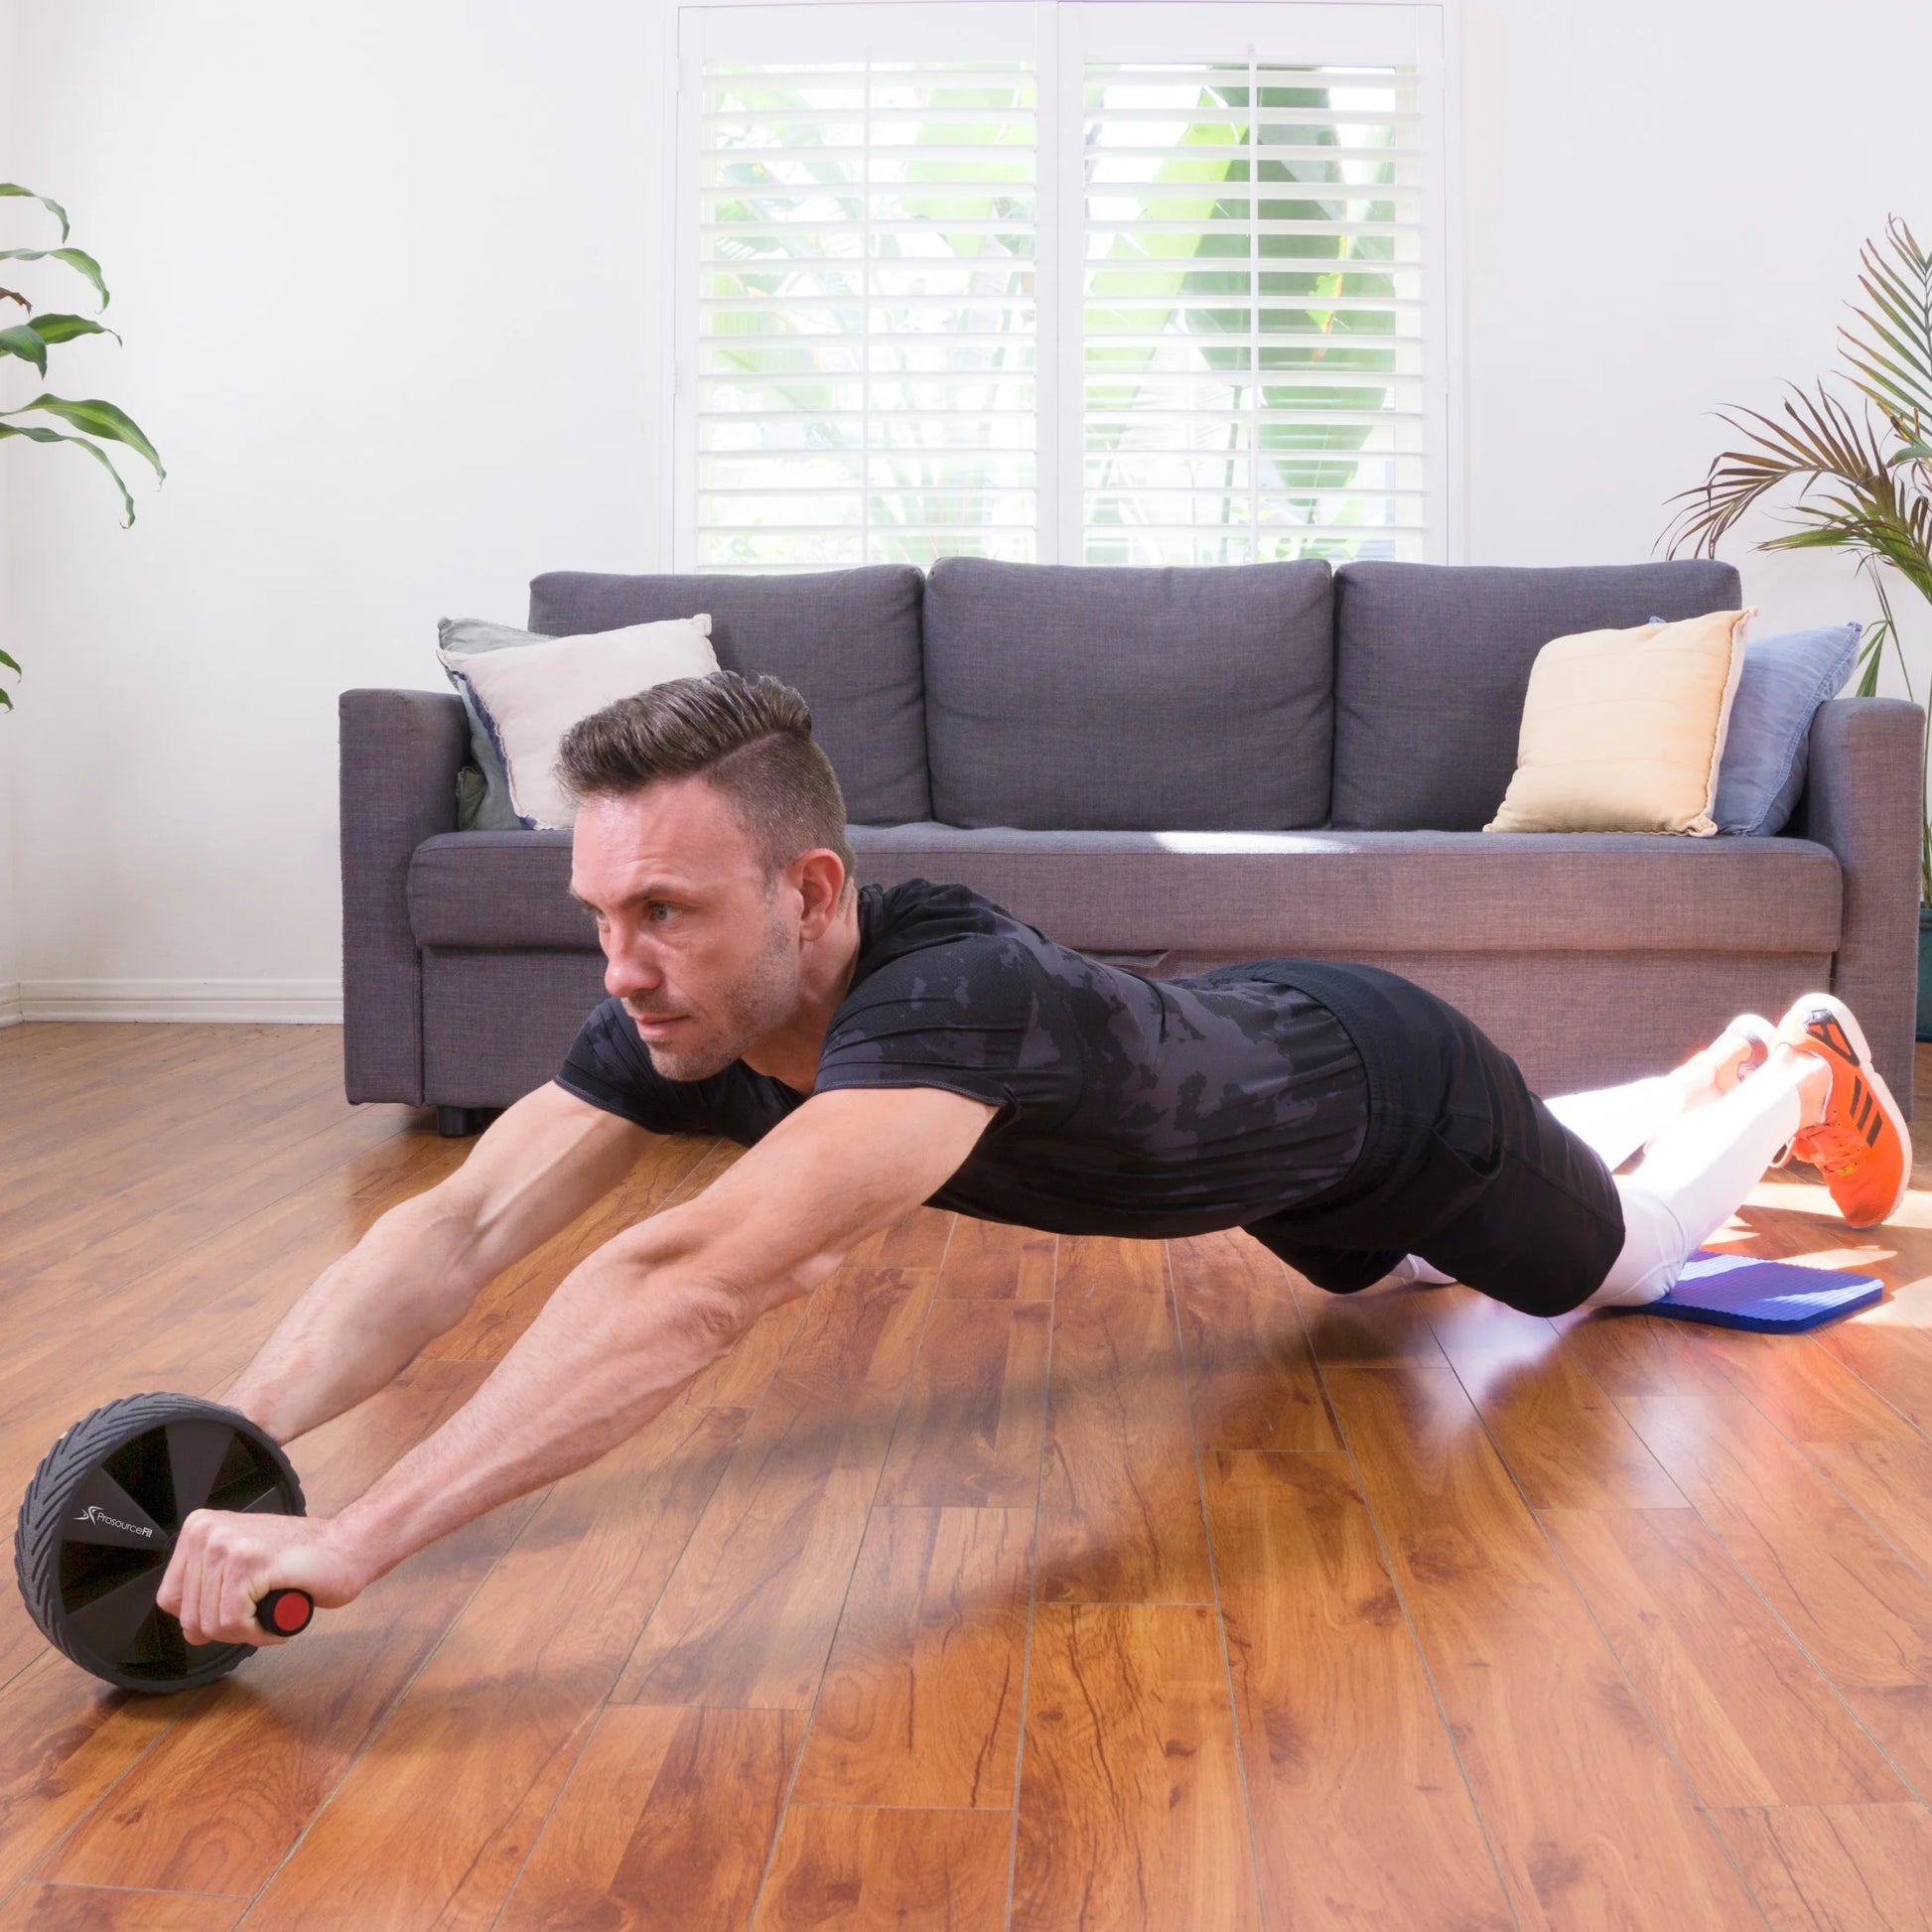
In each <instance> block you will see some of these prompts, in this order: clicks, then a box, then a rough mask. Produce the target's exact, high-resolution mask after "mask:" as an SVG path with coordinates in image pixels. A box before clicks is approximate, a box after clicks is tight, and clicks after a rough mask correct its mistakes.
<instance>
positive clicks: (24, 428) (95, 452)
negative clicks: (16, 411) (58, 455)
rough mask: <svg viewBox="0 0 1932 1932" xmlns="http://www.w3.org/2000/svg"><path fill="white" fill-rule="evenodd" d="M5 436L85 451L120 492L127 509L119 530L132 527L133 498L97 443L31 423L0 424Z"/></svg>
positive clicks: (0, 431) (0, 430)
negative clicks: (60, 444)
mask: <svg viewBox="0 0 1932 1932" xmlns="http://www.w3.org/2000/svg"><path fill="white" fill-rule="evenodd" d="M6 436H24V437H27V438H28V439H29V440H30V441H31V442H35V443H72V444H74V445H75V446H76V447H78V448H80V449H83V450H85V451H86V452H87V454H88V455H89V456H90V457H92V458H93V459H94V461H95V462H96V463H98V464H99V465H100V467H101V468H102V469H103V470H105V471H106V472H107V474H108V475H109V476H110V477H112V478H113V479H114V486H115V487H116V488H117V489H118V490H119V491H120V492H121V501H122V503H124V504H125V505H126V507H127V522H125V523H123V524H122V525H121V528H122V529H124V530H125V529H128V528H130V527H132V525H133V522H134V498H133V497H132V496H131V495H130V494H129V493H128V487H127V484H126V483H122V482H121V473H120V472H119V471H118V470H116V469H115V468H114V466H113V465H112V464H111V463H110V462H109V461H108V460H107V452H106V451H105V450H103V449H102V448H101V447H100V445H99V444H98V443H89V442H88V441H87V439H86V438H85V437H84V436H64V435H63V434H62V433H61V432H60V431H59V430H58V429H41V428H40V427H39V426H38V425H36V424H32V423H20V424H14V423H0V437H6Z"/></svg>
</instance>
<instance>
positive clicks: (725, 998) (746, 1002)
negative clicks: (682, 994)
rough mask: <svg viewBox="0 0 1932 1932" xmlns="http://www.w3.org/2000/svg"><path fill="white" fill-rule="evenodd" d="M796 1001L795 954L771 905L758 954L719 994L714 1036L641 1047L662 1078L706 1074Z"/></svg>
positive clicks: (740, 1051)
mask: <svg viewBox="0 0 1932 1932" xmlns="http://www.w3.org/2000/svg"><path fill="white" fill-rule="evenodd" d="M797 1004H798V955H797V952H796V950H795V949H794V946H793V942H792V936H791V934H790V933H789V932H787V931H786V930H785V929H784V927H783V926H782V925H781V924H780V923H779V922H778V919H777V917H776V913H775V908H774V910H773V915H772V917H771V918H770V920H769V922H768V923H767V924H766V926H765V933H764V945H763V946H762V947H761V948H760V950H759V954H758V957H757V958H755V959H754V960H753V961H752V963H751V964H750V965H749V966H748V967H747V968H746V969H745V975H744V977H743V978H742V979H740V980H739V981H737V983H736V984H734V985H732V986H729V987H727V988H726V989H725V990H724V992H723V994H722V996H721V998H720V1002H719V1005H720V1008H721V1013H720V1020H719V1028H720V1030H719V1032H718V1034H717V1035H716V1037H715V1039H714V1040H713V1041H712V1042H711V1043H709V1044H706V1045H704V1046H699V1047H693V1048H691V1049H689V1050H687V1051H684V1052H678V1051H675V1050H669V1049H667V1048H666V1047H665V1046H663V1045H662V1044H661V1043H658V1042H655V1041H652V1040H644V1042H643V1047H644V1051H645V1052H646V1053H647V1054H648V1055H649V1056H650V1063H651V1067H652V1070H653V1071H655V1072H656V1073H658V1074H660V1075H662V1077H663V1078H664V1079H666V1080H709V1079H710V1078H711V1077H712V1076H713V1075H714V1074H717V1073H722V1072H724V1070H725V1069H726V1067H728V1066H730V1065H731V1063H732V1062H733V1061H734V1060H740V1059H743V1058H744V1057H745V1055H746V1053H747V1052H748V1051H749V1050H750V1049H751V1048H752V1047H753V1046H755V1045H757V1044H758V1042H759V1040H760V1039H762V1038H764V1036H765V1035H767V1034H771V1033H774V1032H776V1031H777V1029H778V1028H780V1027H782V1026H783V1025H784V1024H785V1023H786V1021H788V1020H789V1019H790V1018H791V1016H792V1013H793V1011H794V1009H795V1008H796V1006H797Z"/></svg>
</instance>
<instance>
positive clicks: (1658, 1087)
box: [1543, 1073, 1684, 1169]
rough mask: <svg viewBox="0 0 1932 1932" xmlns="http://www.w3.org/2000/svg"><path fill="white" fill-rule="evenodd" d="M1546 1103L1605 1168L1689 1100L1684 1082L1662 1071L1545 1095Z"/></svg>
mask: <svg viewBox="0 0 1932 1932" xmlns="http://www.w3.org/2000/svg"><path fill="white" fill-rule="evenodd" d="M1543 1104H1544V1105H1545V1106H1546V1107H1548V1108H1549V1110H1550V1111H1551V1112H1552V1113H1553V1114H1555V1115H1556V1117H1557V1118H1558V1119H1559V1120H1560V1121H1562V1122H1563V1124H1564V1125H1565V1126H1566V1127H1567V1128H1569V1129H1570V1131H1571V1133H1573V1134H1574V1135H1576V1137H1577V1138H1578V1139H1579V1140H1580V1141H1582V1142H1583V1143H1584V1145H1585V1146H1586V1147H1587V1148H1589V1149H1590V1150H1591V1151H1592V1152H1593V1153H1594V1154H1595V1155H1596V1157H1597V1159H1598V1160H1599V1161H1601V1162H1602V1164H1603V1165H1604V1166H1605V1167H1606V1168H1610V1169H1616V1168H1620V1167H1622V1165H1623V1164H1624V1162H1626V1161H1627V1160H1629V1158H1630V1157H1631V1155H1633V1154H1634V1153H1636V1151H1637V1150H1638V1148H1640V1147H1648V1146H1649V1145H1650V1143H1651V1142H1652V1141H1654V1140H1655V1139H1656V1138H1657V1136H1658V1135H1659V1134H1661V1133H1662V1132H1663V1131H1664V1129H1665V1128H1666V1127H1668V1126H1669V1125H1670V1124H1671V1122H1672V1121H1674V1120H1675V1119H1676V1118H1677V1116H1678V1115H1679V1113H1680V1112H1682V1111H1683V1105H1684V1099H1683V1090H1682V1088H1681V1087H1680V1085H1679V1083H1678V1082H1677V1081H1676V1080H1675V1079H1673V1078H1672V1077H1671V1076H1670V1075H1669V1074H1668V1073H1659V1074H1654V1075H1653V1076H1652V1077H1651V1078H1649V1079H1647V1080H1632V1081H1630V1082H1629V1084H1628V1085H1627V1086H1621V1087H1596V1088H1593V1089H1592V1090H1591V1091H1590V1092H1588V1093H1560V1094H1555V1095H1546V1096H1545V1097H1544V1101H1543Z"/></svg>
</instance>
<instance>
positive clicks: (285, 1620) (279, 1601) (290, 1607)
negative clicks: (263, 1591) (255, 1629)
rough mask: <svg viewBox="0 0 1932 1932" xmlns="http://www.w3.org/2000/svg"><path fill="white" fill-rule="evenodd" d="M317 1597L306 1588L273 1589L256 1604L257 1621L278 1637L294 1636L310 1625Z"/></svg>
mask: <svg viewBox="0 0 1932 1932" xmlns="http://www.w3.org/2000/svg"><path fill="white" fill-rule="evenodd" d="M315 1613H316V1599H315V1598H314V1597H313V1596H311V1595H310V1594H309V1592H308V1591H307V1590H306V1589H271V1590H270V1591H269V1592H268V1594H267V1595H266V1596H264V1597H263V1598H262V1600H261V1601H260V1602H259V1603H257V1604H256V1605H255V1621H256V1622H257V1623H259V1624H260V1625H261V1627H262V1628H263V1629H264V1630H271V1631H273V1632H274V1634H275V1635H276V1636H278V1637H292V1636H294V1635H295V1633H296V1632H297V1631H298V1630H306V1629H307V1628H308V1627H309V1619H310V1618H311V1617H312V1616H314V1615H315Z"/></svg>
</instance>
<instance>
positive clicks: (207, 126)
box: [0, 0, 658, 1017]
mask: <svg viewBox="0 0 1932 1932" xmlns="http://www.w3.org/2000/svg"><path fill="white" fill-rule="evenodd" d="M19 32H20V39H21V44H22V50H23V63H22V67H23V72H24V74H25V76H26V79H27V84H28V87H29V89H30V90H31V97H30V98H29V99H28V100H27V102H26V103H25V104H24V109H23V111H22V112H21V113H20V114H19V115H18V117H17V119H16V120H15V122H14V123H13V126H12V129H11V130H10V133H11V135H12V136H13V137H14V138H12V139H10V140H8V141H7V142H6V144H5V147H4V148H3V149H0V152H5V153H7V155H8V165H9V167H12V168H17V169H18V170H19V172H18V174H17V175H16V176H15V177H14V178H15V179H20V180H23V181H26V182H27V183H29V184H30V185H33V186H36V187H39V186H41V185H42V184H45V185H46V186H45V192H48V193H52V194H54V195H55V196H56V197H57V199H59V200H61V201H62V202H64V203H65V204H66V205H67V207H68V208H69V213H70V214H71V215H72V217H73V220H74V240H75V242H76V243H77V244H79V245H81V246H83V247H86V248H87V249H88V250H89V251H90V252H92V253H94V254H95V255H96V256H97V257H98V259H99V260H100V262H101V264H102V266H103V268H104V270H105V272H106V277H107V281H108V286H109V288H110V289H112V290H113V291H114V300H113V302H112V305H111V307H110V308H109V309H108V311H107V314H106V317H105V318H104V319H105V320H106V321H108V322H110V323H112V324H113V325H114V326H115V327H117V328H118V329H120V330H121V331H122V333H123V335H124V336H125V338H126V347H125V349H120V348H117V347H115V346H114V345H113V344H111V343H107V342H100V341H93V340H89V341H87V342H83V343H80V344H75V345H70V346H69V347H68V348H66V349H64V350H63V351H61V354H62V362H61V364H59V365H58V366H59V367H60V388H61V391H62V393H65V394H69V395H76V394H78V395H104V396H108V397H110V398H112V399H113V400H114V401H116V402H119V403H120V404H121V405H122V406H123V407H124V408H126V409H127V410H128V411H129V413H130V414H131V415H132V416H133V417H134V418H135V419H136V421H138V422H139V423H140V424H141V425H142V427H143V428H144V429H145V430H146V431H147V432H148V434H149V435H150V436H151V437H152V439H153V440H154V442H155V443H156V445H157V446H158V447H159V449H160V451H161V454H162V457H163V459H164V461H166V462H167V464H168V465H169V479H168V482H167V483H166V485H165V486H164V487H162V488H161V489H160V490H159V491H158V492H157V490H156V489H155V488H154V487H153V485H152V480H151V479H150V480H148V481H145V482H144V481H142V480H140V479H134V481H133V487H134V489H135V492H136V496H137V499H138V511H139V515H138V521H137V522H136V523H135V525H134V527H133V528H132V529H131V530H121V529H118V528H117V527H116V522H117V505H116V502H115V499H114V496H113V493H112V488H111V485H110V484H109V483H108V482H107V480H106V479H105V478H104V477H102V476H101V475H99V474H98V472H97V471H95V470H94V467H93V466H92V465H91V464H90V463H89V462H88V461H87V460H86V459H85V458H84V457H82V456H80V455H79V453H77V452H70V451H63V450H44V449H35V450H31V451H28V452H26V459H27V461H26V463H25V464H24V465H23V464H22V463H20V462H19V461H18V459H19V456H20V452H19V450H18V447H17V446H16V447H15V448H13V449H10V450H8V451H6V452H5V456H6V457H7V458H9V459H13V460H14V470H15V474H14V479H13V481H14V484H15V489H14V504H15V510H16V517H15V520H14V523H13V526H12V527H13V543H12V552H11V555H12V564H11V570H12V590H13V598H12V604H13V609H14V629H15V631H16V633H17V634H18V636H19V637H20V639H21V643H22V648H21V649H19V650H18V651H16V653H15V654H16V655H18V656H20V657H21V658H22V659H23V661H25V662H26V663H27V666H28V684H27V687H26V691H25V693H24V694H23V696H22V699H21V702H20V705H19V709H18V711H17V712H16V714H15V715H14V717H13V718H12V719H11V720H9V721H6V722H4V723H3V724H0V729H4V730H6V731H8V732H10V733H11V734H12V735H13V737H14V740H15V749H16V751H17V752H18V753H19V754H20V755H21V764H22V772H21V776H22V780H23V791H24V798H23V809H22V811H21V814H20V816H19V819H18V821H17V829H16V850H17V859H18V864H19V869H20V875H21V885H22V888H23V891H24V896H25V899H26V906H27V942H26V947H25V959H24V961H23V965H22V970H21V973H20V977H21V979H22V980H23V981H24V982H25V985H26V990H27V998H28V1006H29V1011H30V1013H34V1012H39V1013H43V1014H48V1015H52V1014H57V1013H58V1014H61V1015H69V1016H71V1015H79V1014H84V1013H87V1012H90V1011H98V1010H107V1011H127V1010H129V1009H130V1005H131V1006H132V1009H133V1010H135V1011H161V1012H166V1013H170V1014H183V1013H199V1012H206V1013H207V1015H208V1016H209V1017H215V1016H216V1015H237V1016H247V1015H252V1014H256V1013H261V1014H275V1013H282V1014H286V1015H289V1016H291V1017H294V1016H297V1015H302V1016H309V1015H317V1014H320V1013H324V1012H327V1011H328V1010H329V1008H330V1003H331V1002H332V1001H333V999H334V997H335V991H336V985H337V980H338V975H339V945H340V938H339V917H338V904H337V857H336V794H335V786H336V698H337V693H338V692H339V691H341V690H343V689H344V688H345V687H347V686H351V685H366V684H403V685H422V686H434V687H442V688H447V686H444V685H443V678H442V673H441V671H440V670H439V669H438V668H437V665H436V663H435V660H434V659H433V657H432V656H431V655H430V650H431V646H432V645H433V643H434V641H435V627H434V626H435V622H436V620H437V619H438V618H439V617H444V616H452V617H454V616H465V615H483V616H490V617H495V618H499V619H509V620H511V621H518V620H520V617H521V614H522V611H523V607H524V601H525V596H526V589H525V587H526V585H527V581H528V579H529V578H530V577H531V576H532V575H534V574H535V573H536V572H537V571H539V570H543V569H549V568H555V567H559V566H581V567H587V568H625V567H636V566H638V565H640V564H642V563H644V562H645V561H647V560H648V559H649V558H650V550H649V545H648V543H647V542H646V540H645V538H644V535H643V533H644V532H645V531H646V530H648V529H649V527H650V526H651V524H652V522H653V521H654V505H653V504H652V503H651V502H650V501H649V500H648V492H647V479H648V477H649V476H650V474H651V466H650V465H649V464H648V463H647V462H646V461H645V457H646V455H647V452H648V449H649V447H650V439H651V437H652V436H653V435H654V433H655V430H654V410H653V406H652V403H651V384H650V381H649V363H648V359H647V357H648V351H647V348H646V344H645V340H644V335H643V331H642V329H641V327H640V318H641V317H642V316H643V315H645V314H647V313H648V312H649V310H650V308H651V304H652V299H653V298H652V279H651V278H652V275H653V273H654V264H655V256H656V251H655V245H654V239H653V232H652V231H653V226H654V208H655V194H654V183H653V172H654V171H653V167H652V161H653V157H654V153H655V148H654V128H653V122H654V114H655V105H654V102H655V73H656V69H657V66H658V28H657V23H656V22H655V20H654V19H653V18H651V16H650V13H649V10H648V9H645V8H639V7H636V6H631V5H626V4H621V0H608V3H601V4H595V5H593V4H585V3H584V0H576V4H551V5H548V6H545V7H542V8H536V7H531V6H528V5H525V4H521V0H488V3H487V4H480V3H479V0H409V4H407V5H394V4H371V3H370V0H346V3H345V0H337V3H336V4H332V5H330V6H328V7H326V8H325V7H316V6H301V7H297V6H293V5H289V6H274V7H263V6H258V5H255V4H252V3H250V4H242V3H240V0H235V3H233V4H213V3H212V0H170V3H169V4H168V5H166V6H160V7H155V6H149V5H146V4H141V3H138V0H63V4H62V5H60V6H59V7H53V8H36V9H29V10H27V11H26V12H25V13H24V14H23V16H22V18H21V22H20V28H19ZM0 178H4V177H0ZM15 206H18V205H15ZM50 286H58V284H52V283H51V281H50ZM76 286H78V285H76ZM83 292H84V291H83ZM16 366H18V365H16ZM26 373H27V376H28V379H29V380H31V379H32V371H31V370H28V371H27V372H26ZM35 459H42V460H41V461H38V462H37V461H35ZM62 459H67V460H65V461H63V460H62ZM141 467H142V466H140V465H139V463H138V460H135V459H130V475H131V472H132V469H138V468H141ZM27 476H31V483H27V485H26V486H25V487H23V486H22V485H23V479H24V478H25V477H27Z"/></svg>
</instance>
